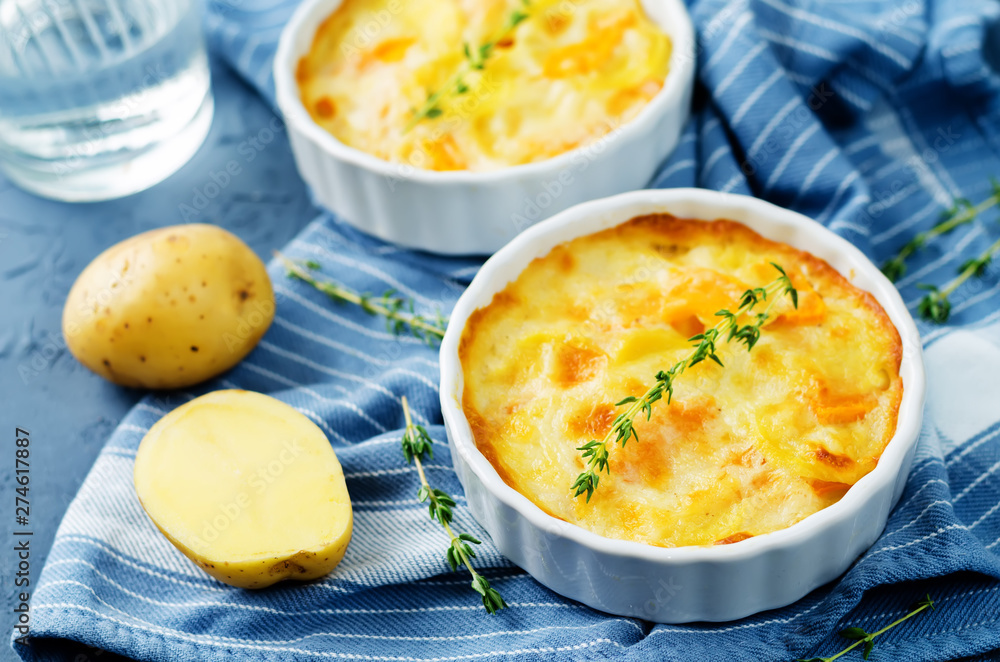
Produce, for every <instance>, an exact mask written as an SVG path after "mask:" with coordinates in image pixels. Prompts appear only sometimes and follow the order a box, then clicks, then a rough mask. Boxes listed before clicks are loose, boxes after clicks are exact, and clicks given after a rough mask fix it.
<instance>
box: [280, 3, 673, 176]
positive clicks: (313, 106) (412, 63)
mask: <svg viewBox="0 0 1000 662" xmlns="http://www.w3.org/2000/svg"><path fill="white" fill-rule="evenodd" d="M514 10H525V11H527V12H528V13H529V18H528V19H527V20H525V21H523V22H522V23H521V24H519V25H518V26H517V27H516V28H515V30H514V31H513V33H512V34H511V35H510V36H509V37H507V38H506V39H502V40H499V41H497V46H496V49H495V52H494V54H493V55H492V56H491V57H490V58H489V60H488V62H487V64H486V67H485V69H484V70H483V71H482V73H479V72H474V73H472V74H470V75H468V76H466V78H465V79H464V82H465V83H466V84H467V86H468V88H469V89H468V91H467V92H465V93H464V94H461V95H454V94H446V95H444V97H443V100H442V102H441V110H442V115H441V116H440V117H437V118H434V119H425V120H423V121H421V122H419V123H417V124H416V125H415V126H413V127H412V128H409V130H407V129H408V125H409V124H410V121H411V119H412V118H413V114H414V109H416V108H420V107H421V106H422V105H423V104H424V102H425V101H426V100H427V97H428V95H429V94H430V93H432V92H436V91H438V90H441V89H443V88H445V87H446V86H447V85H448V83H449V81H451V80H453V76H455V75H456V73H457V72H459V71H461V70H462V69H463V67H464V62H465V55H464V52H463V50H464V46H465V44H470V45H473V46H475V45H478V44H483V43H486V42H491V41H496V40H497V36H498V33H499V32H500V31H501V30H502V29H503V26H504V24H505V22H506V21H507V19H508V17H509V16H510V15H511V12H512V11H514ZM669 59H670V40H669V38H668V37H667V36H666V35H665V34H663V33H662V32H661V31H660V30H659V28H658V27H657V26H656V25H655V24H654V23H653V22H652V21H651V20H650V19H649V18H648V17H646V15H645V13H644V12H643V10H642V8H641V7H640V5H639V3H638V0H578V1H576V2H573V3H569V2H566V0H534V1H533V2H531V4H530V5H529V6H528V7H527V8H526V9H525V7H524V6H523V5H522V3H521V0H475V1H472V0H344V2H343V4H341V6H340V7H339V8H338V9H337V10H336V11H335V12H334V13H333V14H332V15H331V16H330V17H329V18H328V19H327V20H326V21H325V22H324V23H323V24H322V25H321V26H320V28H319V29H318V31H317V32H316V36H315V40H314V42H313V45H312V49H311V50H310V52H309V53H308V54H307V55H306V56H305V57H303V58H302V59H301V60H300V62H299V67H298V72H297V78H298V82H299V88H300V91H301V94H302V101H303V103H304V105H305V107H306V109H307V110H308V111H309V113H310V114H311V115H312V117H313V119H314V120H315V121H316V122H317V123H318V124H319V125H320V126H322V127H323V128H324V129H326V130H327V131H329V132H330V133H332V134H333V135H334V136H335V137H336V138H337V139H338V140H340V141H341V142H343V143H345V144H346V145H349V146H351V147H355V148H357V149H360V150H362V151H365V152H368V153H369V154H372V155H374V156H377V157H379V158H381V159H384V160H387V161H392V162H396V163H404V164H409V165H412V166H414V167H417V168H424V169H429V170H479V171H482V170H492V169H496V168H501V167H504V166H511V165H518V164H522V163H529V162H532V161H540V160H542V159H547V158H549V157H552V156H555V155H557V154H561V153H562V152H565V151H568V150H570V149H573V148H575V147H580V146H583V145H587V144H590V143H593V142H594V141H596V140H598V139H599V138H601V137H602V136H604V135H606V134H607V133H609V132H610V131H612V130H614V129H615V128H617V127H619V126H621V125H622V124H623V123H625V122H628V121H630V120H632V119H633V118H634V117H635V116H636V115H637V114H638V113H639V111H641V110H642V108H643V107H645V105H646V104H647V103H648V102H649V100H650V99H652V98H653V96H654V95H656V93H657V92H659V90H660V88H661V87H662V85H663V82H664V79H665V78H666V75H667V65H668V61H669Z"/></svg>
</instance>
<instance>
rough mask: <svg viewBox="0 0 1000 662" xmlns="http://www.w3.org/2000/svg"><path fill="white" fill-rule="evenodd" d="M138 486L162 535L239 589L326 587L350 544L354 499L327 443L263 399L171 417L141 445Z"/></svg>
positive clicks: (194, 408) (185, 410)
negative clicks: (319, 583) (322, 583)
mask: <svg viewBox="0 0 1000 662" xmlns="http://www.w3.org/2000/svg"><path fill="white" fill-rule="evenodd" d="M134 478H135V489H136V493H137V494H138V496H139V501H140V502H141V503H142V507H143V508H144V509H145V510H146V513H147V514H148V515H149V517H150V519H152V520H153V523H154V524H156V526H157V528H159V530H160V531H161V532H162V533H163V535H165V536H166V537H167V539H168V540H170V542H172V543H173V544H174V545H175V546H176V547H177V548H178V549H179V550H181V551H182V552H183V553H184V554H185V555H186V556H187V557H188V558H189V559H191V560H192V561H194V562H195V563H196V564H198V566H200V567H201V568H202V569H203V570H205V572H207V573H208V574H210V575H212V576H213V577H215V578H216V579H218V580H219V581H222V582H225V583H227V584H231V585H233V586H239V587H242V588H262V587H265V586H270V585H271V584H274V583H275V582H278V581H281V580H283V579H288V578H291V579H303V580H304V579H314V578H316V577H321V576H322V575H325V574H327V573H328V572H330V571H331V570H333V569H334V568H335V567H336V566H337V564H338V563H340V560H341V559H342V558H343V557H344V552H345V551H346V550H347V544H348V543H349V542H350V539H351V531H352V527H353V515H352V511H351V499H350V496H349V495H348V493H347V484H346V483H345V481H344V472H343V470H342V469H341V467H340V462H339V461H338V460H337V456H336V455H335V454H334V452H333V448H331V447H330V443H329V441H327V438H326V435H324V434H323V431H322V430H320V429H319V428H318V427H316V425H315V424H314V423H313V422H312V421H310V420H309V419H308V418H306V417H305V416H303V415H302V414H300V413H299V412H297V411H296V410H295V409H293V408H292V407H290V406H288V405H286V404H285V403H283V402H281V401H279V400H276V399H274V398H271V397H268V396H266V395H261V394H260V393H253V392H250V391H239V390H229V391H215V392H213V393H208V394H206V395H203V396H201V397H199V398H195V399H194V400H192V401H191V402H188V403H186V404H184V405H182V406H180V407H178V408H177V409H175V410H173V411H172V412H170V413H169V414H167V415H166V416H164V417H163V418H162V419H160V420H159V421H158V422H157V423H156V424H155V425H154V426H153V427H152V428H150V430H149V432H148V433H147V434H146V436H145V437H144V438H143V440H142V443H141V444H140V445H139V451H138V453H137V454H136V458H135V475H134Z"/></svg>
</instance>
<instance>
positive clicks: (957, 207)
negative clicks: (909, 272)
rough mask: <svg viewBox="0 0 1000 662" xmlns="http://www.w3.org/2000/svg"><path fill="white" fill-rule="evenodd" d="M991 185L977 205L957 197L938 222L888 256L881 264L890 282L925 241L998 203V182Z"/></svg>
mask: <svg viewBox="0 0 1000 662" xmlns="http://www.w3.org/2000/svg"><path fill="white" fill-rule="evenodd" d="M990 184H991V186H992V187H993V195H991V196H990V197H988V198H986V199H985V200H983V201H982V202H980V203H979V204H978V205H973V204H972V203H971V202H969V200H967V199H965V198H958V199H956V200H955V201H954V203H953V204H952V206H951V207H949V208H948V209H946V210H945V211H944V212H942V217H943V219H944V220H942V221H941V222H940V223H938V224H937V225H935V226H934V227H932V228H931V229H930V230H926V231H924V232H920V233H918V234H916V235H915V236H914V237H913V238H912V239H910V240H909V241H908V242H906V243H905V244H903V246H902V247H901V248H900V249H899V251H898V252H897V253H896V255H894V256H893V257H891V258H889V259H888V260H886V261H885V263H884V264H883V265H882V273H884V274H885V276H886V278H888V279H889V280H890V281H892V282H896V281H897V280H899V279H900V278H902V277H903V276H904V275H905V274H906V260H907V258H909V257H910V256H911V255H913V254H914V253H916V252H917V251H918V250H920V249H921V248H923V247H924V246H926V245H927V243H928V242H929V241H930V240H931V239H934V238H935V237H939V236H941V235H944V234H948V233H949V232H951V231H952V230H954V229H955V228H958V227H960V226H962V225H966V224H968V223H971V222H972V221H974V220H975V219H976V217H977V216H979V214H981V213H983V212H984V211H986V210H987V209H989V208H991V207H993V206H995V205H996V204H998V203H1000V182H998V181H997V180H995V179H993V180H991V182H990Z"/></svg>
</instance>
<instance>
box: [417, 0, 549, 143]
mask: <svg viewBox="0 0 1000 662" xmlns="http://www.w3.org/2000/svg"><path fill="white" fill-rule="evenodd" d="M521 4H522V5H523V6H524V9H525V10H526V9H527V8H528V6H529V4H530V3H529V0H521ZM528 16H529V14H528V13H527V11H524V10H522V9H515V10H514V11H512V12H511V13H510V14H508V15H507V20H506V21H505V22H504V24H503V27H502V28H501V29H500V31H499V32H498V33H497V35H496V36H495V37H494V38H493V39H492V40H490V41H484V42H483V43H482V44H480V45H479V46H478V47H472V46H470V45H469V44H468V43H465V44H463V46H462V52H463V54H464V55H465V59H464V60H463V61H462V66H461V68H460V69H459V70H458V71H457V72H455V74H454V75H453V76H452V77H451V78H449V79H448V82H446V83H445V84H444V85H443V86H442V87H441V88H440V89H438V90H437V91H436V92H429V93H428V94H427V100H426V101H424V103H423V104H421V106H420V107H419V108H414V109H413V117H411V118H410V121H409V122H407V123H406V126H405V127H403V133H408V132H409V131H410V129H412V128H413V127H415V126H416V125H417V124H420V122H422V121H423V120H425V119H427V120H432V119H435V118H438V117H441V115H443V114H444V109H443V108H441V102H442V101H443V100H444V97H445V96H446V95H448V94H455V95H461V94H465V93H466V92H468V91H469V85H468V83H466V82H465V77H466V76H468V75H469V74H471V73H472V72H474V71H480V72H481V71H483V70H484V69H485V68H486V62H487V60H489V59H490V56H492V55H493V53H494V52H495V51H496V48H497V45H498V44H500V43H502V42H503V41H505V40H506V39H508V38H509V37H510V36H511V35H512V34H513V33H514V30H516V29H517V26H518V25H520V24H521V23H523V22H524V21H525V20H527V19H528Z"/></svg>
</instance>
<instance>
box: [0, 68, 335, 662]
mask: <svg viewBox="0 0 1000 662" xmlns="http://www.w3.org/2000/svg"><path fill="white" fill-rule="evenodd" d="M212 73H213V86H214V90H215V99H216V115H215V120H214V122H213V124H212V130H211V133H210V134H209V136H208V139H207V140H206V142H205V144H204V145H203V146H202V148H201V150H200V151H199V152H198V153H197V154H196V155H195V157H194V158H193V159H192V160H191V161H190V162H189V163H188V164H187V165H186V166H184V167H183V168H182V169H181V170H180V171H178V172H177V173H176V174H174V175H173V176H172V177H170V178H169V179H167V180H166V181H164V182H161V183H160V184H158V185H157V186H155V187H153V188H151V189H149V190H147V191H144V192H142V193H139V194H136V195H133V196H130V197H128V198H123V199H121V200H115V201H110V202H103V203H93V204H66V203H61V202H54V201H51V200H43V199H41V198H38V197H35V196H33V195H31V194H29V193H25V192H24V191H21V190H20V189H18V188H16V187H15V186H14V185H12V184H11V183H10V182H8V181H7V180H5V179H4V178H3V177H2V176H0V303H2V305H3V314H2V315H0V403H2V410H3V428H2V430H0V466H2V467H3V468H2V470H0V504H2V506H0V518H2V519H3V525H2V526H0V531H3V532H4V540H3V541H2V542H0V548H2V549H3V551H2V552H0V565H2V567H3V572H2V576H0V583H2V585H3V589H2V595H3V599H4V608H3V616H2V618H0V624H2V628H3V632H4V637H5V643H4V645H3V646H0V651H2V653H0V658H2V659H7V658H8V656H9V657H13V651H12V650H11V649H10V648H9V646H7V645H6V637H7V636H8V634H9V633H10V632H11V627H12V626H13V624H14V614H13V612H12V609H13V606H14V598H15V593H16V592H17V591H20V590H23V589H18V588H17V587H15V585H14V577H13V575H14V568H15V567H16V565H17V559H16V557H15V553H14V551H13V545H12V544H8V543H10V541H11V533H12V531H13V526H14V497H15V494H14V487H15V485H14V483H13V476H14V451H15V445H14V444H15V428H16V427H20V428H23V429H27V430H29V431H30V433H31V435H30V438H31V458H30V463H31V466H30V469H31V473H30V476H31V484H30V492H29V497H30V502H31V513H30V525H29V526H28V527H27V528H28V530H30V531H32V532H33V534H34V535H33V537H32V539H31V543H30V547H31V558H30V562H31V579H32V581H33V582H34V581H36V580H37V579H38V577H39V575H40V574H41V570H42V566H43V564H44V561H45V558H46V555H47V554H48V551H49V548H50V547H51V545H52V539H53V537H54V536H55V532H56V528H57V527H58V526H59V522H60V520H61V519H62V516H63V514H64V513H65V511H66V507H67V506H68V505H69V503H70V501H71V500H72V499H73V497H74V495H75V494H76V492H77V489H78V488H79V487H80V484H81V483H82V482H83V479H84V477H85V476H86V474H87V471H88V470H89V469H90V466H91V464H92V463H93V461H94V458H95V457H96V456H97V453H98V451H99V450H100V448H101V447H102V445H103V444H104V442H105V440H106V439H107V437H108V435H109V434H110V433H111V431H112V430H113V429H114V428H115V426H116V425H117V423H118V421H119V420H120V419H121V418H122V416H124V415H125V413H126V412H127V411H128V409H129V408H130V407H131V406H132V405H133V404H134V403H135V402H136V401H137V400H138V399H139V398H140V396H141V395H142V394H143V392H142V391H138V390H132V389H125V388H121V387H118V386H115V385H114V384H110V383H108V382H106V381H104V380H103V379H101V378H100V377H97V376H96V375H94V374H93V373H91V372H89V371H88V370H87V369H85V368H84V367H83V366H81V365H80V364H79V363H77V361H76V360H75V359H74V358H73V357H72V355H70V354H69V352H68V351H66V350H65V345H64V343H63V341H62V334H61V330H60V327H61V317H62V307H63V303H64V302H65V300H66V295H67V293H68V292H69V288H70V286H72V284H73V281H74V280H75V278H76V276H77V275H78V274H79V273H80V271H81V270H82V269H83V268H84V267H85V266H86V265H87V264H88V263H89V262H90V261H91V260H92V259H93V258H94V257H96V256H97V255H98V254H99V253H101V251H103V250H104V249H106V248H108V247H109V246H111V245H112V244H115V243H117V242H119V241H121V240H122V239H125V238H127V237H130V236H132V235H134V234H137V233H139V232H143V231H145V230H150V229H153V228H157V227H162V226H166V225H175V224H178V223H184V222H207V223H215V224H218V225H221V226H222V227H225V228H227V229H228V230H230V231H231V232H233V233H235V234H236V235H238V236H239V237H241V238H242V239H243V240H244V241H246V242H247V243H248V244H249V245H250V247H251V248H253V249H254V250H255V251H256V252H257V254H258V255H260V256H261V257H262V258H264V259H267V258H269V256H270V253H271V251H272V250H273V249H275V248H278V247H280V246H283V245H284V244H285V243H287V242H288V241H289V240H290V239H291V238H292V237H293V236H294V235H295V234H296V233H297V232H298V231H299V230H300V229H301V228H302V227H303V226H304V225H305V224H306V223H307V222H309V221H310V220H312V218H314V217H315V215H316V211H315V209H314V208H313V206H312V204H311V202H310V200H309V196H308V194H307V192H306V188H305V185H304V184H303V182H302V180H301V179H300V178H299V175H298V172H297V171H296V169H295V164H294V161H293V159H292V155H291V151H290V149H289V146H288V140H287V138H286V136H285V134H284V130H283V126H282V125H281V122H280V120H279V119H278V118H277V117H276V116H275V114H274V112H273V111H272V110H271V109H270V108H269V107H268V106H267V105H266V104H264V103H263V102H262V101H261V100H260V99H259V97H257V96H256V95H255V94H254V93H253V91H252V90H250V89H249V88H248V87H246V86H245V85H244V84H243V83H242V82H241V81H240V80H239V79H238V78H237V77H236V76H235V75H234V74H232V73H231V72H230V71H228V70H227V69H226V68H225V67H224V66H221V65H216V66H214V68H213V72H212ZM232 163H235V164H237V166H238V167H234V166H232V165H231V164H232ZM227 165H229V167H230V172H238V174H236V175H234V176H233V175H229V174H228V173H226V169H227ZM88 657H92V658H94V659H98V660H107V659H109V658H110V657H111V656H109V655H102V656H99V657H95V656H93V654H92V653H91V654H90V655H89V656H88ZM79 659H84V658H79Z"/></svg>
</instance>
